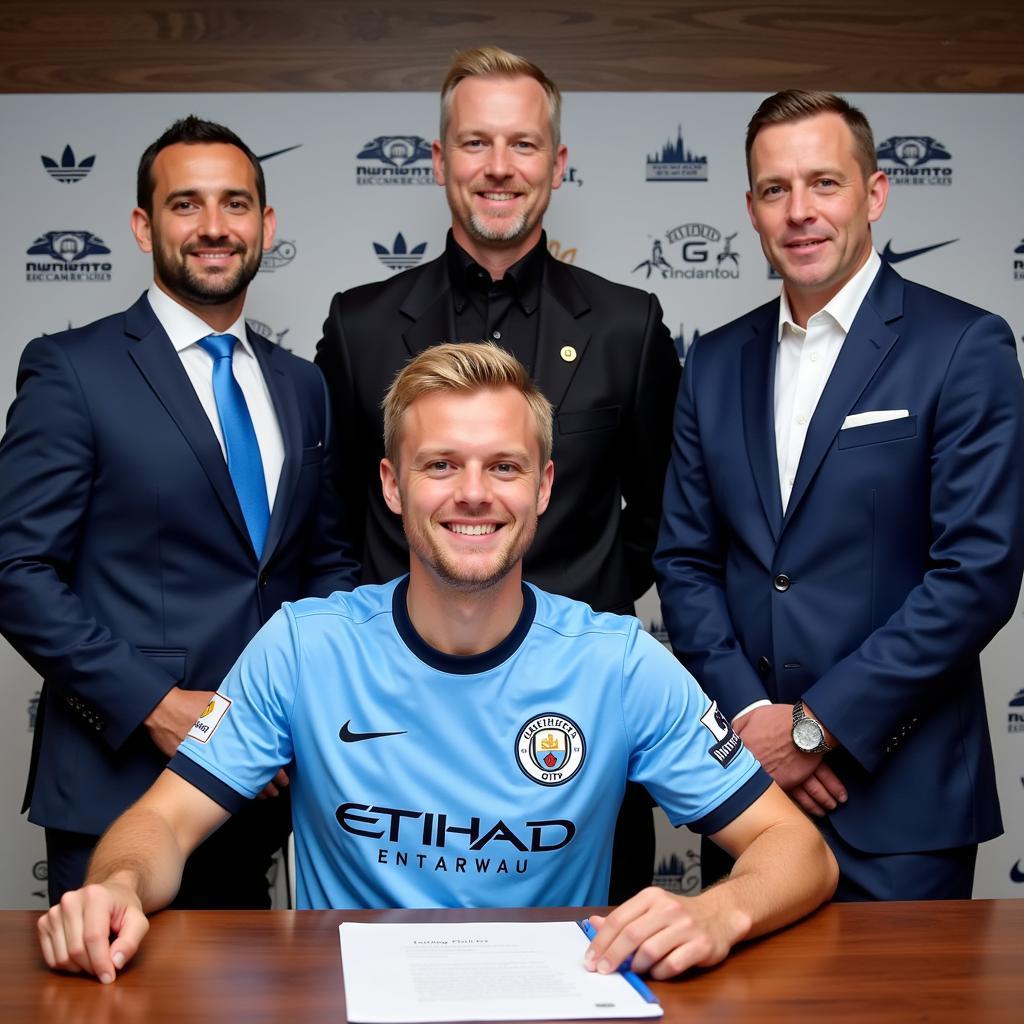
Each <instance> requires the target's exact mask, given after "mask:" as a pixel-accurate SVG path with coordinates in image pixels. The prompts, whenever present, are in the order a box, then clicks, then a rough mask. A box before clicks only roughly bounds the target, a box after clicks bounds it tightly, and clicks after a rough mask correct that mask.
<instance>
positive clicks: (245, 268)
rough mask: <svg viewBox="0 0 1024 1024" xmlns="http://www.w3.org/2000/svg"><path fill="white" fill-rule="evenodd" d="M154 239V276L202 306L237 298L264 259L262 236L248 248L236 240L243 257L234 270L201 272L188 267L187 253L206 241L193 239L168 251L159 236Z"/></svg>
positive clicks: (237, 250)
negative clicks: (201, 273)
mask: <svg viewBox="0 0 1024 1024" xmlns="http://www.w3.org/2000/svg"><path fill="white" fill-rule="evenodd" d="M154 241H155V242H156V243H157V244H155V245H154V246H153V263H154V266H155V269H156V274H157V276H158V277H159V278H160V280H161V281H162V282H163V283H164V284H165V285H166V286H167V289H168V291H170V292H171V293H172V294H174V295H177V296H179V297H180V298H183V299H186V300H187V301H189V302H193V303H195V304H197V305H201V306H218V305H220V304H221V303H224V302H231V301H232V300H233V299H236V298H238V296H239V295H241V294H242V293H243V292H244V291H245V289H246V288H248V287H249V284H250V282H251V281H252V279H253V278H254V277H255V276H256V273H257V271H258V270H259V269H260V263H261V261H262V259H263V245H262V240H260V243H259V244H257V245H256V246H255V247H254V248H253V250H252V251H251V252H250V251H249V250H248V249H247V248H246V247H245V246H244V245H242V244H241V243H239V244H236V245H235V246H233V251H234V252H236V253H238V254H239V255H240V256H241V257H242V259H241V261H240V262H239V264H238V268H237V269H236V270H234V271H233V272H231V273H223V274H213V275H210V276H200V275H199V274H196V273H194V272H193V271H192V270H191V268H190V267H189V265H188V260H187V259H186V257H187V256H188V255H189V254H190V253H192V252H194V251H195V250H196V249H202V248H206V247H207V244H200V243H192V244H190V245H186V246H184V247H182V249H181V251H180V252H178V253H170V252H168V251H167V250H166V249H165V248H164V247H163V246H162V245H160V244H159V240H158V239H155V240H154Z"/></svg>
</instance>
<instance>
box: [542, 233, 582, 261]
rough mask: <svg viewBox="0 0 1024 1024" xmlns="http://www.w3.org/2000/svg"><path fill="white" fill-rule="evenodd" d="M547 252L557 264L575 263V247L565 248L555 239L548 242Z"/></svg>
mask: <svg viewBox="0 0 1024 1024" xmlns="http://www.w3.org/2000/svg"><path fill="white" fill-rule="evenodd" d="M548 252H549V253H551V255H552V256H553V257H554V258H555V259H556V260H558V261H559V263H575V262H576V246H575V245H574V246H571V247H570V246H567V245H566V244H565V243H564V242H559V241H558V240H557V239H555V238H552V239H551V240H550V241H549V242H548Z"/></svg>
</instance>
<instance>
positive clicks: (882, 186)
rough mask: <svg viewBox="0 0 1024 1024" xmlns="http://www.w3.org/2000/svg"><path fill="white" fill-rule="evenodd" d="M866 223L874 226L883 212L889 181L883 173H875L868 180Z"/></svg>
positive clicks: (887, 197) (887, 195)
mask: <svg viewBox="0 0 1024 1024" xmlns="http://www.w3.org/2000/svg"><path fill="white" fill-rule="evenodd" d="M867 187H868V223H869V224H874V222H875V221H876V220H878V218H879V217H881V216H882V214H883V213H884V212H885V204H886V202H887V201H888V199H889V179H888V178H887V177H886V175H885V173H884V172H883V171H875V173H874V174H872V175H871V176H870V177H869V178H868V180H867Z"/></svg>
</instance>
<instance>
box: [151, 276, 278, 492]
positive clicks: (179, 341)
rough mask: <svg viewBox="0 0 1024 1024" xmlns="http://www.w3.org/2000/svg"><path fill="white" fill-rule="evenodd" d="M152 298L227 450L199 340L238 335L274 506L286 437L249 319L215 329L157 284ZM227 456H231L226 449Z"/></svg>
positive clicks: (236, 357) (239, 362)
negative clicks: (252, 339)
mask: <svg viewBox="0 0 1024 1024" xmlns="http://www.w3.org/2000/svg"><path fill="white" fill-rule="evenodd" d="M146 298H147V299H148V300H149V304H150V306H151V307H152V309H153V312H154V313H155V314H156V318H157V320H159V321H160V326H161V327H163V329H164V330H165V331H166V332H167V337H168V338H170V339H171V344H172V345H173V346H174V350H175V352H177V353H178V358H179V359H181V365H182V366H183V367H184V368H185V372H186V373H187V374H188V379H189V380H190V381H191V382H192V387H193V388H195V392H196V397H197V398H198V399H199V401H200V404H201V405H202V407H203V410H204V411H205V412H206V416H207V418H208V419H209V421H210V426H211V427H213V432H214V434H216V435H217V442H218V444H220V450H221V452H224V451H225V449H224V434H223V432H222V431H221V428H220V417H219V416H218V415H217V400H216V399H215V398H214V396H213V356H211V355H210V354H209V352H207V351H206V349H204V348H200V347H199V344H198V342H200V341H202V339H203V338H205V337H206V336H207V335H209V334H233V335H234V336H235V337H236V338H237V339H238V344H237V345H236V346H235V349H234V352H233V354H232V358H231V369H232V372H233V373H234V375H235V380H236V381H238V386H239V387H240V388H241V389H242V394H243V395H244V396H245V404H246V405H247V406H248V408H249V416H250V418H251V419H252V425H253V428H254V429H255V431H256V440H257V442H258V443H259V446H260V458H261V459H262V461H263V477H264V479H265V480H266V484H267V501H268V503H269V505H270V508H271V510H273V508H274V498H275V497H276V495H277V485H278V482H279V481H280V479H281V467H282V465H283V464H284V439H283V438H282V436H281V428H280V426H279V425H278V422H277V414H276V413H275V412H274V403H273V402H272V401H271V399H270V392H269V391H268V390H267V384H266V381H264V379H263V374H262V372H261V371H260V364H259V361H258V360H257V359H256V355H255V353H254V352H253V350H252V346H251V345H250V344H249V338H248V336H247V335H246V333H245V319H244V317H242V316H239V318H238V319H237V320H236V321H235V322H234V323H233V324H232V325H231V326H230V327H229V328H228V329H227V330H226V331H217V330H214V328H212V327H211V326H210V325H209V324H208V323H206V322H205V321H203V320H201V319H200V318H199V317H197V316H196V315H195V313H193V312H191V311H190V310H188V309H186V308H185V307H184V306H182V305H181V304H180V303H178V302H175V300H174V299H172V298H171V297H170V296H169V295H168V294H167V293H166V292H165V291H162V290H161V289H160V288H158V287H157V286H156V285H155V284H154V285H153V287H152V288H150V289H149V291H148V292H147V293H146ZM224 457H225V459H226V458H227V455H226V453H225V456H224Z"/></svg>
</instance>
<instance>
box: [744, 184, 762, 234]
mask: <svg viewBox="0 0 1024 1024" xmlns="http://www.w3.org/2000/svg"><path fill="white" fill-rule="evenodd" d="M747 216H748V217H749V218H750V223H751V225H752V226H753V228H754V230H755V231H757V215H756V214H755V213H754V193H753V192H747ZM758 234H760V231H758Z"/></svg>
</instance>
